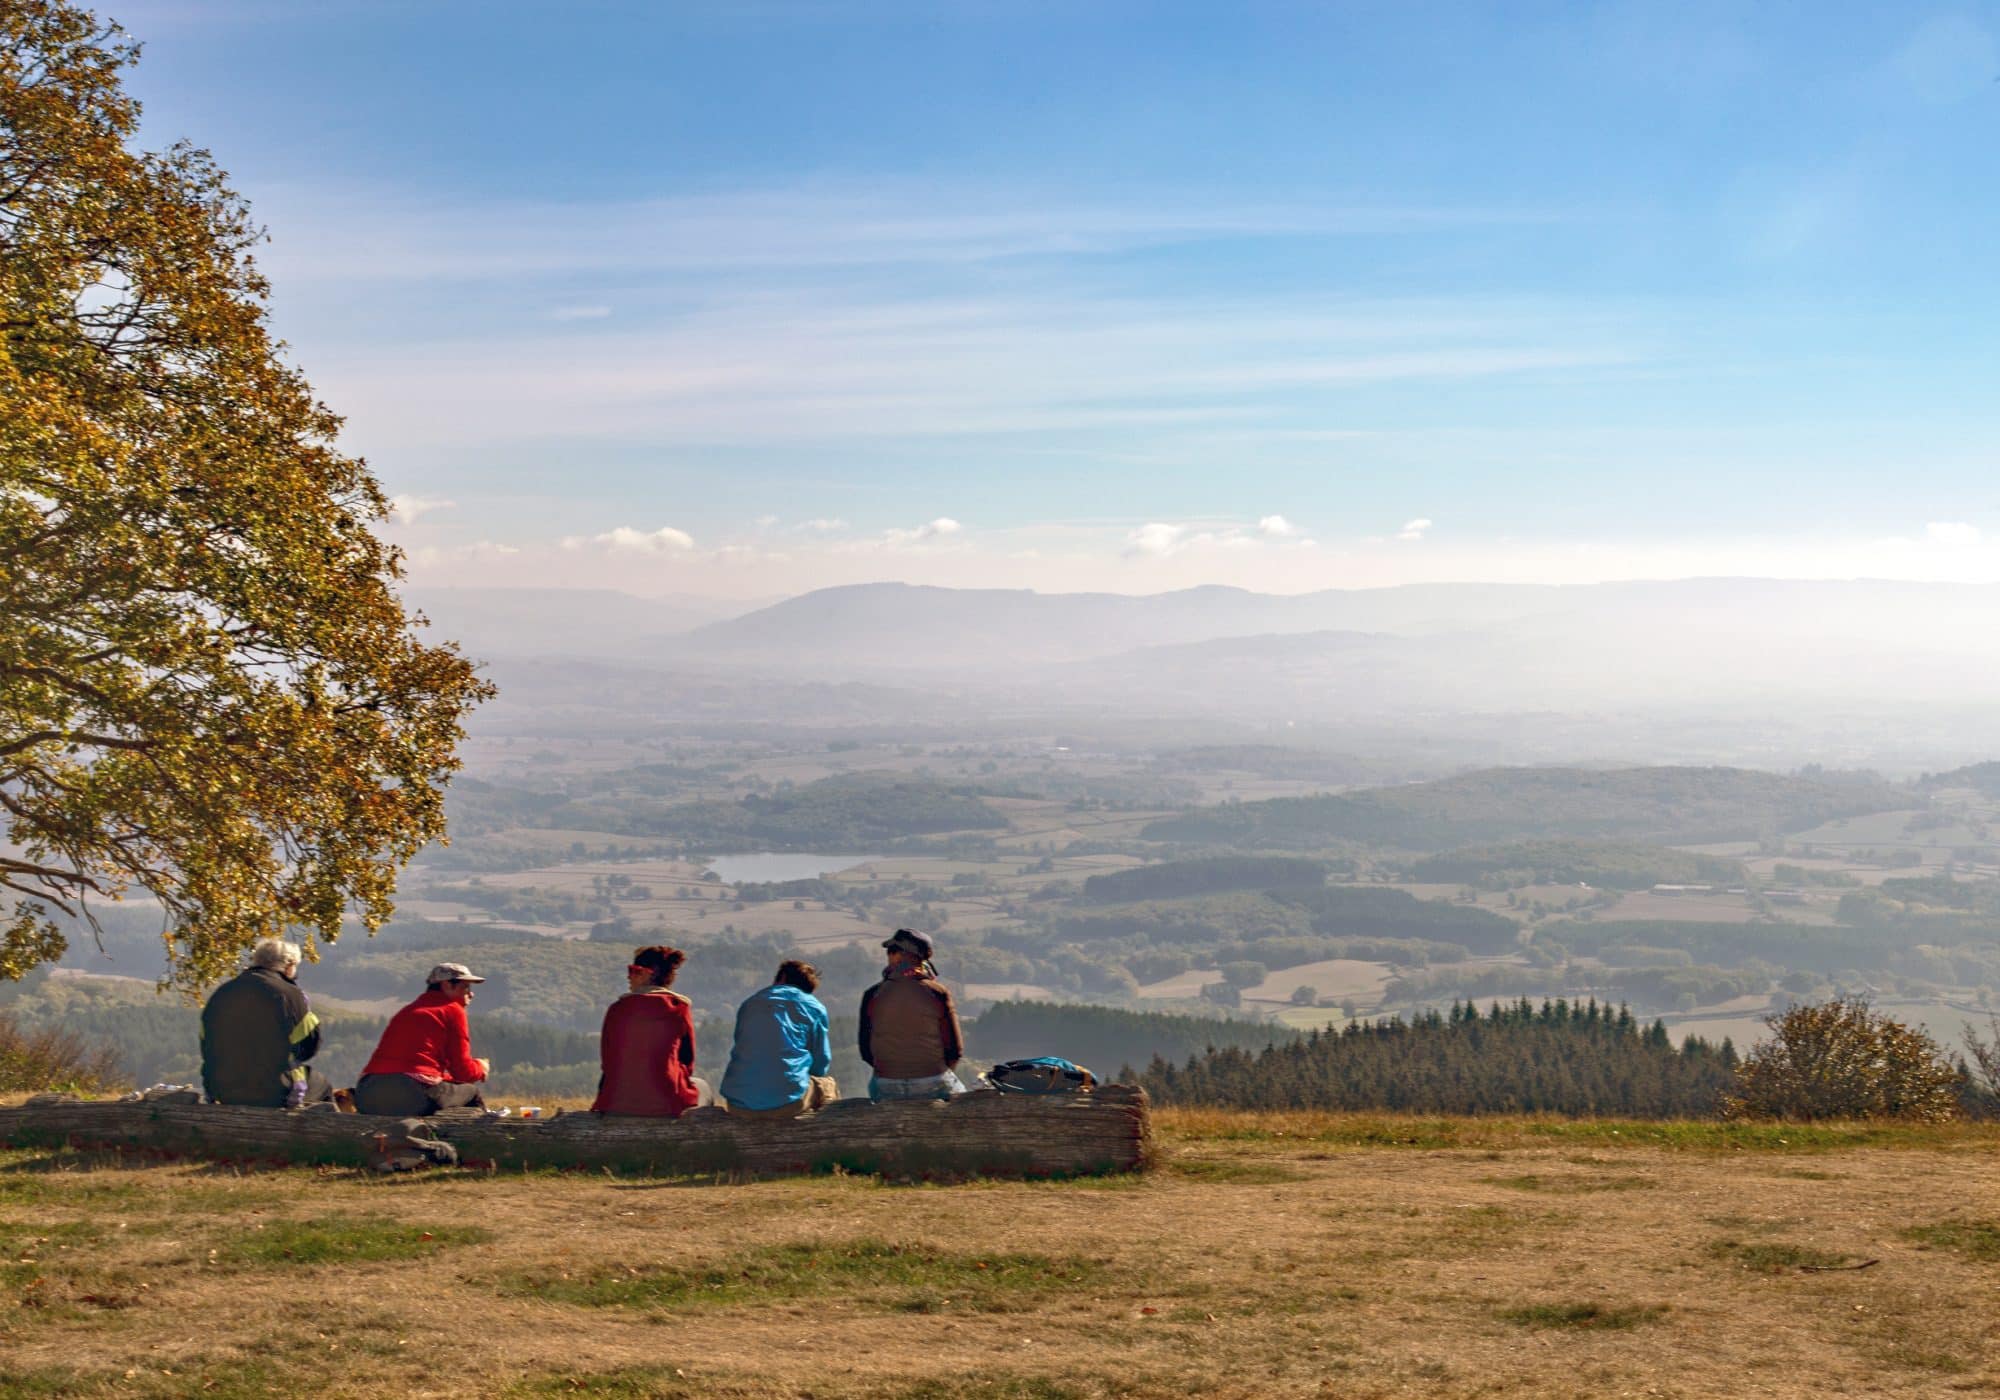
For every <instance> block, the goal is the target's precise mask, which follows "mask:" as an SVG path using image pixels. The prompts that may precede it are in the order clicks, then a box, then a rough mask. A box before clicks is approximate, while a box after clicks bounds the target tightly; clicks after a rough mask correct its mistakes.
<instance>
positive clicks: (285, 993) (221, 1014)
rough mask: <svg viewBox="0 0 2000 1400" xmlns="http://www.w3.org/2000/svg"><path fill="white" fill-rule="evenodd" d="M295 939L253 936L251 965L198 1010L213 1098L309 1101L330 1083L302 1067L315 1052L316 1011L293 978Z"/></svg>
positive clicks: (272, 1103) (207, 1087) (204, 1080)
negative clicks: (254, 937)
mask: <svg viewBox="0 0 2000 1400" xmlns="http://www.w3.org/2000/svg"><path fill="white" fill-rule="evenodd" d="M300 957H301V954H300V951H299V946H298V944H296V943H287V942H285V941H284V940H283V939H279V938H260V939H258V940H257V942H256V943H255V944H254V945H253V946H252V947H251V949H250V966H249V967H247V968H245V969H244V970H243V971H242V972H239V973H238V974H237V975H236V976H234V977H232V978H230V979H229V980H228V981H227V982H224V983H223V984H222V985H221V986H220V987H217V988H216V989H215V992H214V993H213V994H212V995H211V996H210V997H209V999H208V1004H207V1005H205V1006H203V1007H202V1009H201V1084H202V1091H203V1092H204V1093H206V1094H207V1095H208V1096H209V1097H210V1098H211V1099H213V1100H215V1101H216V1102H217V1103H229V1104H243V1105H247V1106H250V1107H257V1108H283V1107H285V1106H286V1105H288V1104H291V1105H297V1104H303V1103H316V1102H320V1101H322V1100H325V1099H328V1098H330V1097H332V1094H333V1085H332V1084H331V1083H329V1082H328V1081H327V1079H326V1078H325V1076H323V1075H321V1074H318V1073H317V1072H315V1071H313V1070H310V1069H308V1068H307V1067H306V1061H308V1060H310V1059H312V1057H313V1056H314V1055H315V1054H317V1053H318V1052H319V1040H320V1035H319V1017H318V1016H317V1015H315V1014H314V1013H313V1010H312V1005H311V1003H310V1002H309V1001H307V999H306V994H305V992H304V991H302V990H301V989H300V988H299V985H298V983H297V982H296V981H295V980H294V979H295V977H296V976H297V973H298V969H299V960H300Z"/></svg>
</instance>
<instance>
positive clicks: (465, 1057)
mask: <svg viewBox="0 0 2000 1400" xmlns="http://www.w3.org/2000/svg"><path fill="white" fill-rule="evenodd" d="M485 980H486V979H485V978H484V977H475V976H473V975H472V969H471V968H469V967H467V966H466V965H465V964H464V963H439V964H438V965H437V966H436V967H434V968H432V969H431V971H430V976H428V977H426V978H425V979H424V981H425V982H426V983H427V984H428V985H427V986H426V987H425V988H424V994H423V995H422V996H420V997H418V998H417V999H416V1000H415V1001H413V1002H411V1003H410V1004H409V1005H408V1006H406V1007H404V1008H403V1009H402V1010H401V1011H398V1012H397V1013H396V1014H395V1015H394V1016H391V1017H390V1018H389V1024H388V1025H387V1026H385V1027H383V1029H382V1039H381V1041H380V1043H378V1044H377V1045H376V1047H375V1053H374V1055H372V1056H370V1057H369V1060H368V1064H367V1067H366V1068H365V1069H363V1070H362V1071H361V1082H360V1083H358V1084H356V1085H355V1086H354V1110H355V1112H357V1113H387V1114H392V1115H394V1116H395V1117H398V1118H423V1117H426V1116H428V1115H429V1114H433V1113H436V1112H437V1111H438V1110H439V1109H441V1108H483V1107H485V1105H486V1099H485V1096H484V1095H483V1094H481V1093H480V1089H479V1086H480V1084H481V1082H482V1081H484V1080H485V1078H486V1074H487V1071H488V1070H490V1069H491V1068H492V1065H491V1063H490V1062H488V1061H486V1060H481V1059H475V1058H474V1057H473V1054H472V1028H471V1026H470V1025H469V1024H468V1023H467V1021H466V1019H465V1006H466V1003H467V1002H469V1001H471V1000H472V989H473V987H474V985H475V984H477V983H480V982H484V981H485Z"/></svg>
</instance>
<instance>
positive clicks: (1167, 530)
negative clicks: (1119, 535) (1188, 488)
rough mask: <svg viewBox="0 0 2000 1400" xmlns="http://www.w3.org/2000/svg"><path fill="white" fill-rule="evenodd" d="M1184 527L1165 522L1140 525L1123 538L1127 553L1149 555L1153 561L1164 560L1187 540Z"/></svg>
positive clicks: (1153, 521)
mask: <svg viewBox="0 0 2000 1400" xmlns="http://www.w3.org/2000/svg"><path fill="white" fill-rule="evenodd" d="M1187 537H1188V528H1187V526H1185V525H1169V524H1167V523H1166V522H1165V521H1160V520H1152V521H1148V522H1147V523H1146V524H1144V525H1141V526H1140V527H1139V528H1138V529H1136V530H1134V531H1133V532H1132V533H1131V534H1129V535H1127V536H1126V537H1125V543H1126V546H1127V552H1128V553H1131V554H1149V555H1151V556H1152V557H1154V558H1155V559H1164V558H1166V557H1167V556H1168V555H1169V554H1172V553H1173V552H1174V551H1175V550H1177V549H1179V548H1180V547H1181V545H1182V544H1183V543H1184V542H1185V541H1186V540H1187Z"/></svg>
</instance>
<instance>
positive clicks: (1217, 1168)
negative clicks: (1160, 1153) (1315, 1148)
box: [1166, 1157, 1312, 1186]
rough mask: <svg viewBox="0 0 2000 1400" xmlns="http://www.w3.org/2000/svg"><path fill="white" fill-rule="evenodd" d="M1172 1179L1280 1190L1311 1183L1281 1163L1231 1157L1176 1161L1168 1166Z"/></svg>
mask: <svg viewBox="0 0 2000 1400" xmlns="http://www.w3.org/2000/svg"><path fill="white" fill-rule="evenodd" d="M1166 1170H1167V1174H1168V1175H1170V1176H1180V1177H1186V1178H1187V1179H1188V1180H1190V1181H1215V1182H1226V1183H1228V1184H1230V1185H1235V1186H1278V1185H1283V1184H1285V1183H1287V1182H1294V1181H1310V1180H1311V1179H1312V1178H1311V1177H1310V1176H1308V1175H1307V1174H1306V1173H1304V1172H1301V1171H1296V1170H1294V1169H1293V1168H1291V1167H1287V1166H1284V1165H1282V1164H1280V1163H1277V1162H1257V1161H1242V1160H1238V1159H1232V1158H1228V1157H1175V1158H1173V1159H1172V1160H1171V1161H1169V1162H1168V1163H1167V1164H1166Z"/></svg>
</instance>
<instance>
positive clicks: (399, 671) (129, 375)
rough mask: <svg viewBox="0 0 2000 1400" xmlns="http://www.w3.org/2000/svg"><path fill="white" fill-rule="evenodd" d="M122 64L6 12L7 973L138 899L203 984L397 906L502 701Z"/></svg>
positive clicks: (32, 15)
mask: <svg viewBox="0 0 2000 1400" xmlns="http://www.w3.org/2000/svg"><path fill="white" fill-rule="evenodd" d="M136 57H137V49H136V47H135V46H134V45H133V44H131V43H130V42H129V41H127V40H126V38H125V37H124V36H123V34H122V33H121V32H120V31H119V30H117V29H116V27H115V26H112V25H110V24H107V23H104V22H101V21H100V20H98V19H97V18H96V17H94V16H93V15H91V14H89V13H88V12H86V11H84V10H82V9H79V8H77V7H76V6H74V5H72V4H69V3H65V0H5V3H4V4H0V835H4V836H5V838H6V839H5V841H4V842H0V895H5V896H8V900H9V902H8V903H5V904H0V976H5V977H18V976H20V975H21V973H22V972H24V971H25V970H27V969H28V968H30V967H32V966H34V965H36V964H37V963H40V962H45V961H47V960H50V959H52V958H55V957H58V956H60V954H61V952H62V950H63V948H64V946H65V934H64V932H63V930H62V927H61V925H60V924H59V923H58V922H57V921H56V920H55V919H54V918H52V915H54V914H57V913H60V914H65V915H69V916H71V918H72V920H75V919H81V920H83V921H84V922H86V923H87V922H88V920H89V917H90V911H91V909H92V907H93V905H94V904H96V903H99V902H102V901H105V900H111V899H116V898H119V897H121V896H126V895H131V896H145V897H150V898H151V899H152V900H154V901H156V902H157V903H158V904H159V906H160V907H161V909H162V910H163V920H162V923H163V936H164V938H165V940H166V942H167V946H168V952H169V955H170V961H171V966H172V977H173V979H174V980H175V981H176V982H178V983H180V984H182V985H184V986H196V985H200V984H201V983H204V982H206V981H209V980H212V979H213V978H214V977H215V976H217V975H219V974H220V973H222V972H224V971H227V970H229V969H230V968H232V967H233V966H234V965H235V962H236V959H237V956H238V954H239V952H240V951H241V949H242V948H243V947H244V946H245V945H246V944H247V943H248V942H250V941H251V940H252V939H254V938H256V937H258V936H260V935H263V934H269V933H278V932H281V931H284V932H288V933H289V934H291V936H294V937H297V936H300V935H301V934H303V935H304V936H305V937H306V939H307V941H308V942H309V943H310V941H311V939H312V938H313V937H315V936H316V937H318V938H321V939H326V940H331V939H333V938H335V937H337V936H338V934H339V932H340V930H341V927H342V925H343V923H344V922H348V921H352V922H355V923H358V924H360V925H362V926H364V927H366V928H368V929H369V930H370V931H371V932H372V931H373V930H374V929H375V928H376V927H378V926H379V925H380V924H381V923H382V922H383V920H384V919H386V918H387V917H388V915H389V913H390V909H391V897H392V895H393V893H394V890H395V882H396V873H397V871H398V870H399V868H400V867H401V866H402V864H403V863H404V862H406V861H407V860H408V859H409V858H410V857H411V856H412V855H413V854H415V853H416V851H417V850H418V849H420V848H421V847H422V846H423V845H425V844H426V843H427V842H429V841H432V840H434V839H436V838H437V837H439V836H440V835H442V833H443V830H444V813H443V787H444V784H445V782H446V781H447V779H448V778H449V776H450V775H451V773H452V772H453V771H454V769H455V768H456V767H457V760H456V758H455V757H454V750H455V748H456V745H457V743H458V741H459V740H460V738H461V737H462V733H463V730H462V725H463V722H464V719H465V716H466V714H467V713H468V711H469V710H470V709H471V707H472V706H474V705H475V704H477V703H478V702H479V701H480V700H481V699H483V698H484V697H485V696H486V695H487V694H488V693H489V688H488V687H487V685H486V684H485V683H484V682H483V681H482V680H480V679H479V677H478V676H477V675H476V674H475V672H474V670H473V667H472V666H471V664H470V663H468V662H467V661H466V660H465V658H463V657H462V656H460V655H459V654H458V653H457V651H456V649H455V648H453V647H451V646H448V645H427V644H425V643H424V642H423V641H421V640H420V639H419V634H418V629H419V625H420V624H421V622H422V619H421V618H417V617H413V616H411V615H410V614H408V613H406V612H405V611H404V609H403V606H402V603H401V601H400V599H399V597H398V594H397V591H396V585H397V580H398V579H399V577H400V576H401V560H400V556H399V554H398V553H397V551H396V550H394V549H393V548H392V547H390V546H389V545H387V544H385V543H384V542H383V541H381V540H380V539H378V538H377V537H376V536H375V534H374V532H373V527H374V526H375V525H376V524H377V523H379V522H380V521H381V520H382V519H383V518H384V517H385V516H386V514H387V503H386V500H385V498H384V496H383V494H382V491H381V488H380V487H379V485H378V484H377V483H376V481H375V479H374V477H373V476H372V475H370V473H369V471H368V469H367V467H366V465H365V464H364V463H362V462H361V461H359V460H357V459H355V458H353V457H349V456H346V455H343V454H342V453H341V452H340V451H339V449H338V447H337V446H336V442H335V438H336V433H337V431H338V429H339V426H340V420H339V419H338V418H336V417H335V416H334V415H333V414H332V413H331V412H329V411H328V410H327V409H326V408H325V407H324V406H323V405H321V404H320V403H319V402H317V401H316V400H315V398H314V397H313V394H312V390H311V389H310V387H309V386H308V385H307V383H306V381H305V380H304V378H303V377H302V376H301V375H300V374H299V372H298V371H297V370H296V369H294V368H292V367H291V366H290V365H288V364H287V363H286V362H285V361H284V359H283V358H282V356H281V353H280V352H281V349H282V347H280V346H279V345H278V344H277V343H276V342H275V341H274V340H273V339H272V338H271V334H270V329H269V326H268V322H267V315H266V306H265V303H266V296H267V292H268V288H267V285H266V283H265V281H264V278H263V276H262V275H261V274H260V273H259V271H258V269H257V266H256V263H255V261H254V259H253V257H252V252H253V250H254V248H255V247H256V245H257V244H258V242H259V241H260V239H261V236H262V235H261V232H260V230H259V229H258V228H257V226H256V225H255V224H253V223H252V222H251V219H250V216H249V211H248V210H247V208H246V207H245V205H244V204H243V202H242V200H240V199H239V198H238V197H237V196H236V195H235V194H234V193H233V192H232V191H231V190H230V189H229V187H228V185H227V183H226V179H225V177H224V175H223V172H222V171H221V170H219V169H218V168H217V167H216V165H215V163H214V161H213V160H212V159H211V158H210V156H209V155H208V153H207V152H205V151H202V150H198V149H196V148H194V147H192V146H188V145H177V146H174V147H172V148H170V149H167V150H165V151H160V152H146V151H141V150H137V149H135V148H134V140H135V135H136V130H137V122H138V106H137V104H136V103H135V102H134V101H133V100H132V99H131V98H130V97H129V96H128V95H127V94H126V93H125V91H124V89H123V87H122V85H121V82H120V77H121V72H122V70H123V69H124V68H125V67H127V66H128V65H130V64H131V63H132V62H133V61H134V60H135V59H136ZM73 926H74V925H73V924H72V927H73Z"/></svg>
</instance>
